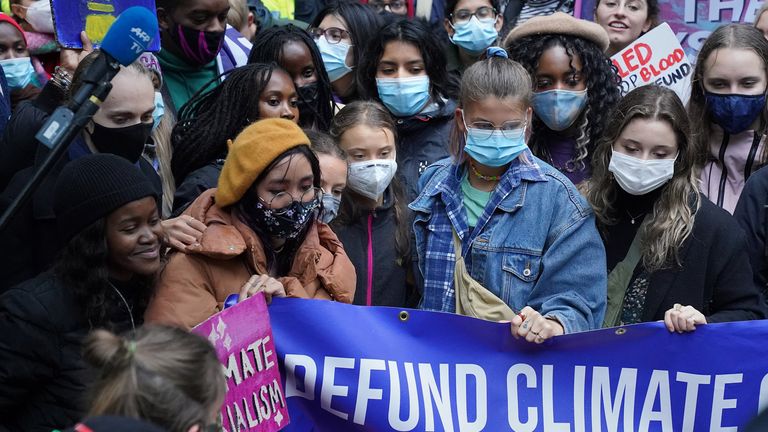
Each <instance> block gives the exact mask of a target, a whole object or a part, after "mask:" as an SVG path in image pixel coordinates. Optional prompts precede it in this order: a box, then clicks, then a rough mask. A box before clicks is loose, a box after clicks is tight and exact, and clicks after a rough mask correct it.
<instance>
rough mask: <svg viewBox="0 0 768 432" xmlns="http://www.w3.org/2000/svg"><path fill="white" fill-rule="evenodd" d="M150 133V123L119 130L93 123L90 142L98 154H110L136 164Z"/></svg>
mask: <svg viewBox="0 0 768 432" xmlns="http://www.w3.org/2000/svg"><path fill="white" fill-rule="evenodd" d="M151 133H152V123H138V124H135V125H132V126H126V127H121V128H108V127H104V126H102V125H100V124H98V123H96V122H93V132H91V141H92V142H93V146H94V147H96V150H98V151H99V153H110V154H113V155H117V156H121V157H124V158H126V159H128V160H129V161H130V162H131V163H136V162H137V161H138V160H139V158H140V157H141V154H142V153H143V152H144V145H145V144H146V143H147V141H148V140H149V135H150V134H151Z"/></svg>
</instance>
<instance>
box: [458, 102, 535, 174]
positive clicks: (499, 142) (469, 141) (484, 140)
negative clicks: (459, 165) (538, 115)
mask: <svg viewBox="0 0 768 432" xmlns="http://www.w3.org/2000/svg"><path fill="white" fill-rule="evenodd" d="M463 117H464V112H463V111H462V121H464V119H463ZM464 127H465V128H466V129H467V134H466V144H465V145H464V152H466V153H467V154H468V155H469V157H471V158H472V159H474V160H475V161H477V163H479V164H482V165H485V166H489V167H500V166H504V165H507V164H508V163H510V162H512V161H513V160H515V158H516V157H517V156H519V155H520V153H522V152H523V150H525V149H526V148H527V147H528V145H527V144H526V143H525V126H522V127H520V128H518V129H508V130H504V131H502V130H500V129H496V128H494V129H476V128H471V127H468V126H467V123H466V121H464Z"/></svg>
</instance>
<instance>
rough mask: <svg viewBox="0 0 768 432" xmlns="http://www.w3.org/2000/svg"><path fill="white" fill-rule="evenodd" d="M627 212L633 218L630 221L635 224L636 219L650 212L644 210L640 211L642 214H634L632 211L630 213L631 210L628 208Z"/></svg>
mask: <svg viewBox="0 0 768 432" xmlns="http://www.w3.org/2000/svg"><path fill="white" fill-rule="evenodd" d="M626 212H627V215H628V216H629V218H630V219H631V220H630V221H629V223H631V224H632V225H634V224H635V221H636V220H637V219H640V218H641V217H643V216H645V214H646V213H648V212H647V211H644V212H642V213H640V214H639V215H637V216H632V213H630V212H629V210H626Z"/></svg>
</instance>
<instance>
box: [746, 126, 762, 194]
mask: <svg viewBox="0 0 768 432" xmlns="http://www.w3.org/2000/svg"><path fill="white" fill-rule="evenodd" d="M762 140H763V135H762V134H761V133H759V132H755V137H754V138H752V148H750V149H749V155H748V156H747V164H746V166H745V167H744V181H745V182H746V181H747V180H748V179H749V176H750V175H751V174H752V166H753V165H754V164H755V156H757V148H758V147H760V141H762Z"/></svg>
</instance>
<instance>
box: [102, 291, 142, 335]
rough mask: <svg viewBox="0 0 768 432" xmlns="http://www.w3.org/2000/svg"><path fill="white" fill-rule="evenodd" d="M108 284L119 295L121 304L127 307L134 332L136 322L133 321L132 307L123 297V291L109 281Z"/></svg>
mask: <svg viewBox="0 0 768 432" xmlns="http://www.w3.org/2000/svg"><path fill="white" fill-rule="evenodd" d="M107 282H109V281H107ZM109 286H111V287H112V289H113V290H115V292H116V293H117V295H118V296H120V300H122V301H123V304H124V305H125V308H126V309H128V318H130V319H131V328H132V329H133V331H134V333H135V332H136V323H135V322H134V321H133V308H131V306H130V305H129V304H128V300H126V299H125V297H124V296H123V293H121V292H120V290H119V289H117V287H115V286H114V285H112V282H109Z"/></svg>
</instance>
